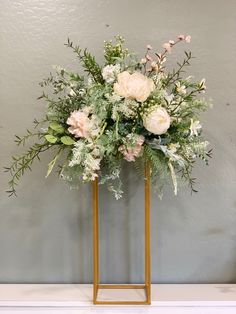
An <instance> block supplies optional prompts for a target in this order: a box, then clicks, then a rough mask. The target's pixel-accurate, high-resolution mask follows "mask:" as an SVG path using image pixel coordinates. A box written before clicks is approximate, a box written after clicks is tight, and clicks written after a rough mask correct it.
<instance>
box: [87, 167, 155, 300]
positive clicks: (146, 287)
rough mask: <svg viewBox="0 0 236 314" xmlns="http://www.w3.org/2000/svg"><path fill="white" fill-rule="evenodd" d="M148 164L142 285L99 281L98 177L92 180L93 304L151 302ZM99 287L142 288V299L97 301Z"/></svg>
mask: <svg viewBox="0 0 236 314" xmlns="http://www.w3.org/2000/svg"><path fill="white" fill-rule="evenodd" d="M150 188H151V183H150V165H149V163H146V164H145V176H144V192H145V226H144V227H145V231H144V232H145V284H142V285H126V284H124V285H111V284H100V283H99V212H98V202H99V200H98V179H97V178H96V179H95V180H94V181H93V263H94V268H93V271H94V274H93V304H103V305H106V304H107V305H147V304H151V243H150V242H151V241H150V236H151V235H150V230H151V228H150ZM99 289H144V290H145V292H146V299H145V300H144V301H99V300H98V298H97V297H98V290H99Z"/></svg>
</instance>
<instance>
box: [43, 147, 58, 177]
mask: <svg viewBox="0 0 236 314" xmlns="http://www.w3.org/2000/svg"><path fill="white" fill-rule="evenodd" d="M60 154H61V150H59V151H58V153H57V154H56V156H55V157H54V158H53V160H51V161H50V163H49V164H48V171H47V174H46V178H47V177H48V176H49V175H50V173H51V172H52V169H53V167H54V166H55V163H56V161H57V159H58V157H59V156H60Z"/></svg>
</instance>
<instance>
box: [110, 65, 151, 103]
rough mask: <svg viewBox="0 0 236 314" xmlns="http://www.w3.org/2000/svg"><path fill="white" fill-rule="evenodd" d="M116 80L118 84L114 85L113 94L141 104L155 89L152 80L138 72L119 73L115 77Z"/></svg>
mask: <svg viewBox="0 0 236 314" xmlns="http://www.w3.org/2000/svg"><path fill="white" fill-rule="evenodd" d="M117 80H118V83H115V84H114V91H115V93H117V94H118V95H120V96H122V97H125V98H129V99H136V100H137V101H141V102H143V101H145V100H146V99H147V98H148V96H149V95H150V93H151V92H152V91H153V90H154V88H155V84H154V82H153V80H152V79H151V78H148V77H147V76H145V75H143V74H141V73H139V72H134V73H133V74H129V72H127V71H124V72H121V73H119V74H118V75H117Z"/></svg>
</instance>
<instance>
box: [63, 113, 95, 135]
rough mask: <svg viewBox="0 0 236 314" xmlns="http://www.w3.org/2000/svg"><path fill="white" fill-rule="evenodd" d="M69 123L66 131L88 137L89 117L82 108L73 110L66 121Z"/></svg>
mask: <svg viewBox="0 0 236 314" xmlns="http://www.w3.org/2000/svg"><path fill="white" fill-rule="evenodd" d="M66 123H67V124H69V125H70V127H69V128H68V131H69V132H70V133H71V134H73V135H74V136H75V137H88V136H89V131H90V124H91V123H90V119H89V118H88V115H87V114H86V113H85V112H83V111H82V110H76V111H73V112H72V113H71V115H70V117H69V118H68V119H67V121H66Z"/></svg>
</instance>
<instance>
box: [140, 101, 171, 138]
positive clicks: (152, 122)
mask: <svg viewBox="0 0 236 314" xmlns="http://www.w3.org/2000/svg"><path fill="white" fill-rule="evenodd" d="M143 125H144V127H145V128H146V129H147V130H148V131H149V132H151V133H153V134H157V135H161V134H164V133H166V131H167V130H168V129H169V127H170V116H169V114H168V112H167V111H166V109H165V108H163V107H157V108H156V109H154V110H153V111H151V112H150V113H149V114H148V115H147V116H146V117H144V120H143Z"/></svg>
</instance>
